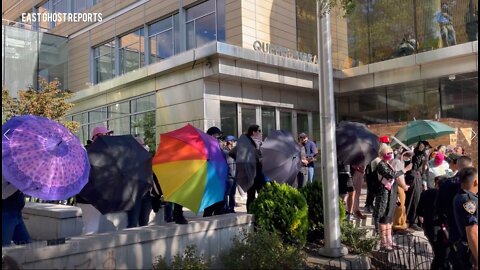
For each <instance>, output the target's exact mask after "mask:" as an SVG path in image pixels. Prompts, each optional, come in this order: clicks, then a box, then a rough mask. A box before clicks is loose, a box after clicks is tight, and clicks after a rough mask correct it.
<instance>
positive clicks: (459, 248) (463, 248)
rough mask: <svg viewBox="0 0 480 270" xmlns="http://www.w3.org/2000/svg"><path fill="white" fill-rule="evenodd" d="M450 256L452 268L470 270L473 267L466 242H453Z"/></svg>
mask: <svg viewBox="0 0 480 270" xmlns="http://www.w3.org/2000/svg"><path fill="white" fill-rule="evenodd" d="M451 257H452V258H453V260H452V261H453V269H454V270H470V269H473V268H474V264H473V263H472V261H473V258H472V255H471V254H470V251H469V248H468V243H467V242H462V241H457V242H456V243H455V244H453V248H452V256H451Z"/></svg>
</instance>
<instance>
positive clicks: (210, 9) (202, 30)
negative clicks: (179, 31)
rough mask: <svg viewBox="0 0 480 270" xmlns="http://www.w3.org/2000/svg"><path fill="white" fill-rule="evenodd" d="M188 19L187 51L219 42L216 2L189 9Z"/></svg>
mask: <svg viewBox="0 0 480 270" xmlns="http://www.w3.org/2000/svg"><path fill="white" fill-rule="evenodd" d="M186 17H187V23H186V29H187V50H190V49H193V48H197V47H200V46H202V45H204V44H207V43H209V42H211V41H214V40H217V26H216V24H215V1H214V0H209V1H206V2H203V3H202V4H200V5H196V6H194V7H192V8H189V9H187V11H186Z"/></svg>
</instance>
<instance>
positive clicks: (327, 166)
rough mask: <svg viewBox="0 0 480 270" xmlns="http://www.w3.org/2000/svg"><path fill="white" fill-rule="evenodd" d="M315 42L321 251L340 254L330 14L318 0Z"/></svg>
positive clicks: (344, 253)
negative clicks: (318, 122) (321, 205)
mask: <svg viewBox="0 0 480 270" xmlns="http://www.w3.org/2000/svg"><path fill="white" fill-rule="evenodd" d="M316 2H317V41H318V42H317V43H318V56H319V57H318V59H319V60H318V97H319V105H320V150H321V152H320V153H321V166H322V186H323V216H324V223H325V234H324V235H325V247H324V248H322V249H321V250H320V254H321V255H323V256H326V257H333V258H337V257H341V256H344V255H346V254H347V253H348V251H347V249H346V248H345V247H342V245H341V243H340V215H339V211H340V209H339V207H338V201H339V196H338V175H337V146H336V139H335V107H334V98H333V67H332V36H331V30H330V13H329V12H324V8H326V7H322V6H323V5H322V3H320V2H327V1H325V0H317V1H316Z"/></svg>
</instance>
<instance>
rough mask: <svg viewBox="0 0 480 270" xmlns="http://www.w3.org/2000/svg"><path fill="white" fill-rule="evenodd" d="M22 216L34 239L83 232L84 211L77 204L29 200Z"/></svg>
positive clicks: (49, 238) (45, 238)
mask: <svg viewBox="0 0 480 270" xmlns="http://www.w3.org/2000/svg"><path fill="white" fill-rule="evenodd" d="M22 216H23V219H24V221H25V226H26V227H27V230H28V232H29V234H30V237H31V238H32V239H33V240H53V239H60V238H65V237H71V236H77V235H81V234H82V228H83V222H82V211H81V210H80V208H78V207H75V206H67V205H58V204H49V203H33V202H27V203H26V204H25V208H23V210H22Z"/></svg>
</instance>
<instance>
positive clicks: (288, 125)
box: [280, 112, 292, 132]
mask: <svg viewBox="0 0 480 270" xmlns="http://www.w3.org/2000/svg"><path fill="white" fill-rule="evenodd" d="M280 129H281V130H286V131H290V132H292V113H291V112H280Z"/></svg>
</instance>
